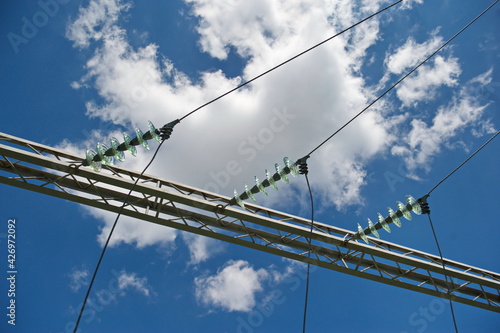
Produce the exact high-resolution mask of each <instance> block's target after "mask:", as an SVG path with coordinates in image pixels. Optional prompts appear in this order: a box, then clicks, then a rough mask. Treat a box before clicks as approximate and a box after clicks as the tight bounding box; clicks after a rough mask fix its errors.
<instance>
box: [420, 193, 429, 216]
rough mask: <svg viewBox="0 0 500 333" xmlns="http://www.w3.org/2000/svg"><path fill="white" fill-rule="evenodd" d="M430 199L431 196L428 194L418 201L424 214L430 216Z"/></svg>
mask: <svg viewBox="0 0 500 333" xmlns="http://www.w3.org/2000/svg"><path fill="white" fill-rule="evenodd" d="M428 197H429V194H426V195H424V196H423V197H421V198H420V199H418V200H417V202H418V204H419V205H420V207H421V208H422V214H430V213H431V209H430V208H429V203H428V202H427V198H428Z"/></svg>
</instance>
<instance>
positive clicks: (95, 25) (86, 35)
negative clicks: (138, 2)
mask: <svg viewBox="0 0 500 333" xmlns="http://www.w3.org/2000/svg"><path fill="white" fill-rule="evenodd" d="M130 7H131V5H130V4H129V3H123V2H122V1H121V0H91V1H90V2H89V4H88V6H87V7H85V8H83V7H80V9H79V12H78V18H76V19H75V20H74V21H73V22H71V24H70V25H69V26H68V28H67V31H66V36H67V37H68V39H70V40H72V41H73V42H74V45H75V46H78V47H81V48H85V47H88V46H89V44H90V42H92V41H97V40H100V39H101V38H103V36H104V35H105V34H106V33H107V32H106V31H105V30H106V29H109V28H110V27H111V26H112V25H113V24H115V23H116V22H117V21H118V18H119V15H120V13H121V12H122V11H126V10H128V9H130Z"/></svg>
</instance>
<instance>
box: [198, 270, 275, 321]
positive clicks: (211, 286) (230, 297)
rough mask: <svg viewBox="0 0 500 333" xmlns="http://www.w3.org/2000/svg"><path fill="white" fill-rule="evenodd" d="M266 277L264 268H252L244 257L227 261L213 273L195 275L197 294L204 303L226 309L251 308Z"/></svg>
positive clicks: (246, 309) (243, 309)
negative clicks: (200, 275) (201, 275)
mask: <svg viewBox="0 0 500 333" xmlns="http://www.w3.org/2000/svg"><path fill="white" fill-rule="evenodd" d="M268 277H269V274H268V272H267V271H266V270H265V269H262V268H261V269H258V270H255V269H254V268H253V267H252V266H251V265H250V264H249V263H248V262H246V261H243V260H237V261H229V262H227V264H226V265H225V266H224V267H223V268H222V269H221V270H219V271H218V272H217V274H215V275H211V276H206V277H198V278H196V279H195V287H196V298H197V299H198V300H199V301H200V302H202V303H203V304H205V305H208V306H216V307H220V308H222V309H224V310H227V311H243V312H248V311H251V310H252V308H253V307H254V305H255V294H256V293H257V292H259V291H262V289H263V287H262V282H263V281H264V280H265V279H267V278H268Z"/></svg>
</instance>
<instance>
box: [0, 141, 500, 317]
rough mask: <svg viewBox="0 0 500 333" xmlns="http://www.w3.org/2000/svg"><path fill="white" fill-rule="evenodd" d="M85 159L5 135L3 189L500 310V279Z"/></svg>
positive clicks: (0, 161) (0, 145) (0, 153)
mask: <svg viewBox="0 0 500 333" xmlns="http://www.w3.org/2000/svg"><path fill="white" fill-rule="evenodd" d="M81 161H82V158H81V157H80V156H77V155H74V154H71V153H67V152H63V151H60V150H58V149H55V148H51V147H49V146H45V145H41V144H38V143H35V142H31V141H27V140H24V139H21V138H17V137H14V136H10V135H7V134H3V133H0V183H3V184H6V185H11V186H15V187H19V188H23V189H27V190H30V191H34V192H38V193H42V194H46V195H51V196H54V197H58V198H61V199H65V200H70V201H73V202H77V203H80V204H83V205H87V206H92V207H95V208H98V209H103V210H107V211H110V212H115V213H117V212H119V211H120V208H121V206H122V205H123V203H124V202H125V201H126V205H125V206H124V208H123V210H122V214H123V215H126V216H130V217H133V218H136V219H139V220H142V221H148V222H152V223H156V224H160V225H163V226H167V227H171V228H175V229H179V230H183V231H186V232H190V233H195V234H198V235H203V236H207V237H211V238H215V239H219V240H223V241H226V242H230V243H233V244H237V245H241V246H246V247H249V248H253V249H256V250H260V251H263V252H267V253H272V254H275V255H278V256H281V257H286V258H290V259H293V260H297V261H301V262H309V263H311V264H313V265H317V266H319V267H323V268H327V269H331V270H334V271H338V272H342V273H346V274H350V275H353V276H358V277H362V278H365V279H369V280H372V281H376V282H381V283H385V284H388V285H392V286H396V287H400V288H405V289H409V290H413V291H417V292H421V293H424V294H428V295H432V296H436V297H441V298H445V299H451V300H453V301H456V302H460V303H464V304H468V305H471V306H475V307H479V308H483V309H487V310H491V311H496V312H500V274H498V273H495V272H491V271H487V270H484V269H480V268H476V267H472V266H469V265H466V264H463V263H459V262H456V261H452V260H448V259H444V260H443V261H442V260H441V259H440V257H439V256H436V255H433V254H429V253H425V252H421V251H418V250H415V249H411V248H407V247H404V246H401V245H397V244H393V243H389V242H385V241H381V240H378V239H374V238H370V237H369V240H370V244H365V243H361V242H359V241H354V240H352V241H346V239H349V238H350V237H351V236H352V235H354V232H352V231H349V230H345V229H341V228H337V227H335V226H332V225H329V224H326V223H321V222H316V221H315V222H314V225H313V226H314V229H313V232H312V233H311V232H310V225H311V221H310V220H308V219H304V218H301V217H298V216H293V215H289V214H286V213H283V212H279V211H276V210H271V209H268V208H265V207H261V206H257V205H253V204H245V209H241V208H240V207H239V206H231V205H230V201H231V198H229V197H225V196H221V195H219V194H215V193H211V192H207V191H204V190H201V189H198V188H195V187H191V186H187V185H183V184H180V183H175V182H172V181H168V180H165V179H160V178H157V177H154V176H151V175H142V176H141V175H140V173H137V172H135V171H132V170H127V169H125V168H118V167H109V166H105V167H103V170H102V171H101V172H94V171H93V170H92V169H90V168H88V167H84V166H82V165H81ZM136 180H138V182H137V184H136V186H135V187H134V189H133V191H132V193H131V194H130V196H129V198H128V199H127V200H126V198H127V194H128V192H129V190H130V189H131V188H132V186H133V184H134V182H135V181H136ZM309 239H310V240H311V245H309V242H308V240H309ZM309 252H311V253H310V258H309ZM443 263H444V265H445V267H446V273H447V275H448V276H449V277H451V282H449V283H447V282H446V279H445V277H444V275H443V268H442V264H443Z"/></svg>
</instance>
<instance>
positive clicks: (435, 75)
mask: <svg viewBox="0 0 500 333" xmlns="http://www.w3.org/2000/svg"><path fill="white" fill-rule="evenodd" d="M460 73H461V69H460V65H459V64H458V59H457V58H453V57H450V58H448V59H445V58H444V57H442V56H435V57H434V58H433V60H432V62H431V64H430V65H428V64H425V65H423V66H421V67H420V68H419V69H418V70H417V72H416V74H414V75H412V76H409V77H407V78H406V79H405V80H404V81H403V82H402V83H401V84H400V85H399V86H398V87H397V88H396V91H397V96H398V98H399V99H400V100H401V101H402V102H403V106H410V105H411V106H417V104H418V103H421V102H425V101H430V100H433V99H434V98H435V97H436V93H437V92H436V91H437V88H439V87H440V86H443V85H444V86H448V87H452V86H455V85H457V82H458V76H459V75H460Z"/></svg>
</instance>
